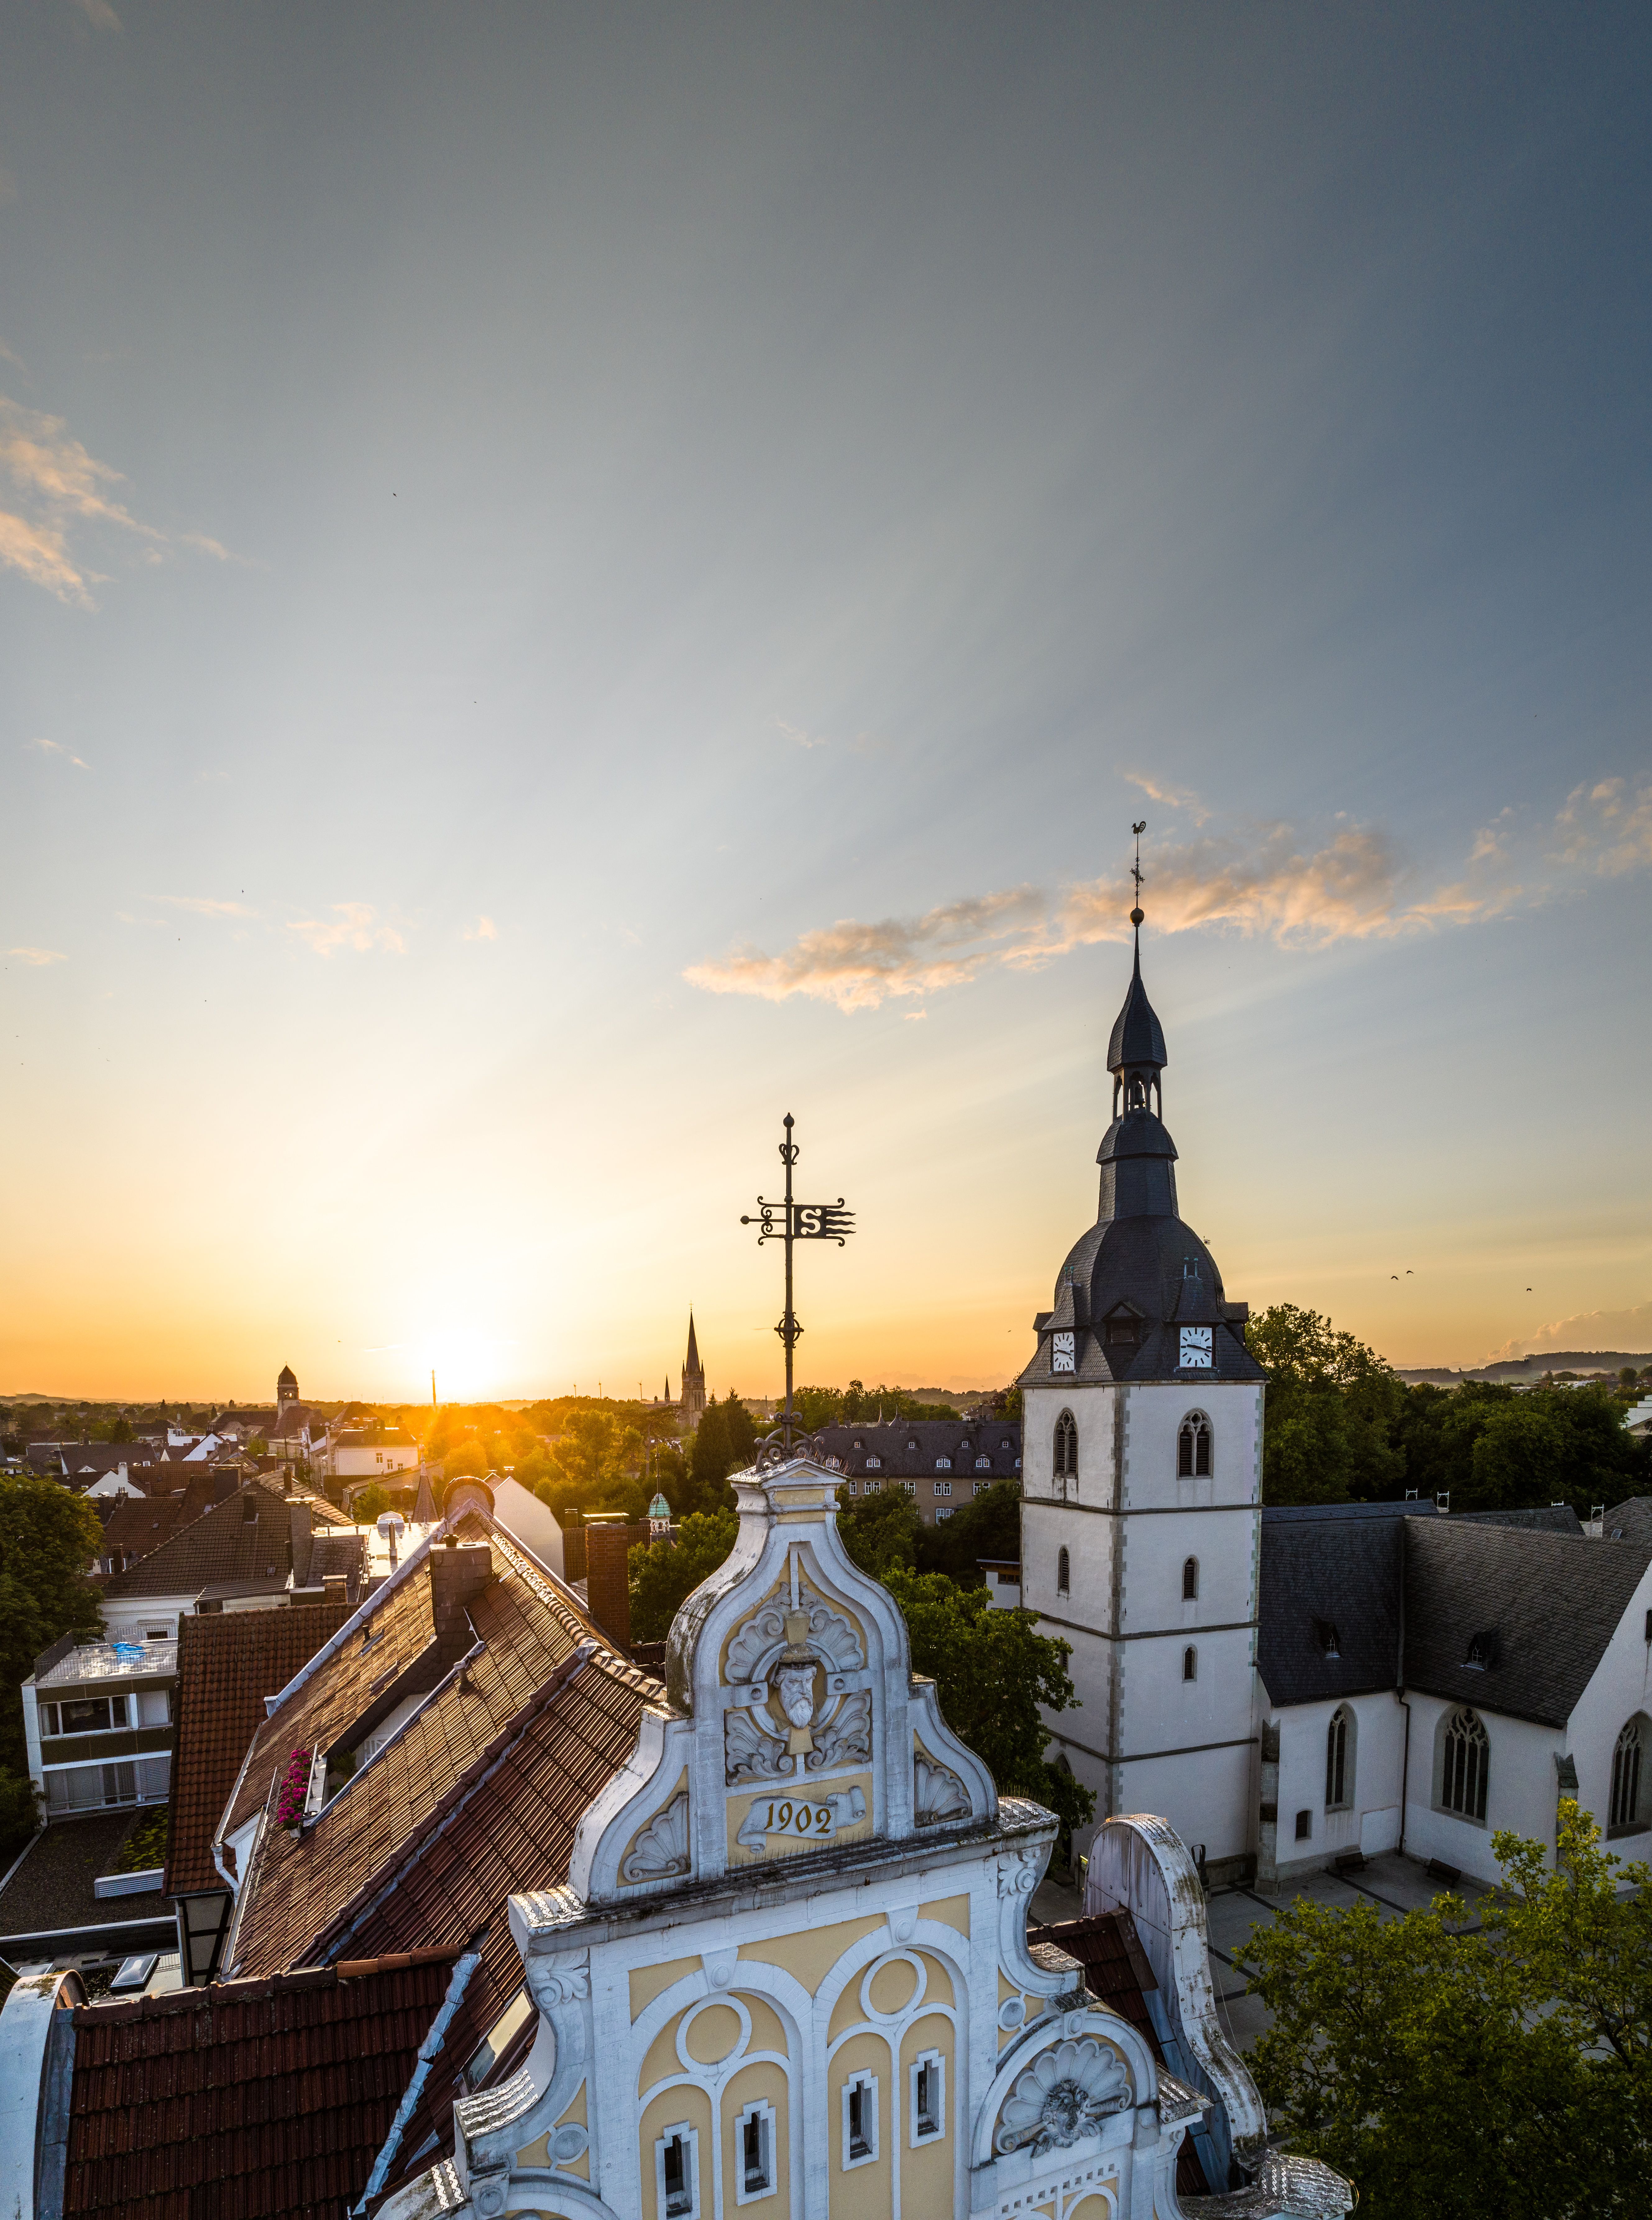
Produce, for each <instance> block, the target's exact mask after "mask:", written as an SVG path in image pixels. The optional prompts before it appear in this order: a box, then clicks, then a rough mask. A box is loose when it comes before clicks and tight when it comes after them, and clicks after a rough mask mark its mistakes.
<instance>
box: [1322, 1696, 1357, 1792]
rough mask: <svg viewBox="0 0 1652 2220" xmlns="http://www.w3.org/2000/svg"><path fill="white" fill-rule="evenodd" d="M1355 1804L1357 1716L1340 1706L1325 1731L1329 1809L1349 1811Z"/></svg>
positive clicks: (1326, 1785) (1326, 1784)
mask: <svg viewBox="0 0 1652 2220" xmlns="http://www.w3.org/2000/svg"><path fill="white" fill-rule="evenodd" d="M1353 1801H1354V1714H1353V1713H1352V1712H1350V1710H1349V1708H1348V1706H1347V1705H1346V1704H1338V1705H1337V1708H1336V1710H1335V1711H1334V1712H1332V1713H1331V1719H1330V1723H1329V1724H1328V1725H1327V1726H1326V1728H1325V1809H1326V1811H1327V1812H1346V1811H1348V1810H1349V1809H1350V1806H1351V1805H1352V1804H1353Z"/></svg>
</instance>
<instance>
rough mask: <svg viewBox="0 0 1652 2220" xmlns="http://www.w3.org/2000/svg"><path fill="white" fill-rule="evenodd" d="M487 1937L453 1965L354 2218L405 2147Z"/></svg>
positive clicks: (374, 2194)
mask: <svg viewBox="0 0 1652 2220" xmlns="http://www.w3.org/2000/svg"><path fill="white" fill-rule="evenodd" d="M487 1939H488V1938H487V1936H485V1935H484V1936H482V1937H481V1938H480V1939H479V1941H478V1942H477V1943H476V1944H475V1945H474V1946H473V1947H472V1948H471V1949H469V1950H467V1951H466V1952H465V1954H464V1956H463V1957H462V1958H461V1959H460V1960H459V1961H458V1965H456V1966H455V1967H454V1968H453V1978H452V1980H451V1981H449V1983H448V1984H447V1994H446V1996H445V1997H444V1998H443V1999H442V2005H441V2010H440V2011H439V2012H438V2013H437V2015H436V2017H435V2018H434V2019H433V2020H432V2021H431V2023H430V2031H429V2033H428V2034H427V2036H426V2037H425V2039H424V2041H423V2042H421V2044H420V2045H419V2057H418V2062H417V2063H416V2064H415V2067H414V2069H413V2079H412V2080H410V2081H409V2082H408V2086H407V2088H406V2090H405V2091H404V2092H403V2093H402V2101H401V2103H400V2104H399V2105H397V2106H396V2117H395V2118H394V2119H393V2120H392V2121H391V2122H390V2133H389V2135H387V2136H385V2138H384V2148H383V2150H381V2151H380V2152H379V2154H378V2156H377V2158H376V2159H375V2160H374V2161H373V2170H372V2172H371V2173H370V2174H369V2175H368V2177H367V2186H366V2187H365V2189H364V2190H363V2191H362V2192H361V2195H360V2196H359V2197H358V2198H357V2199H356V2202H355V2203H354V2204H352V2206H351V2208H350V2220H358V2217H359V2215H361V2214H362V2213H365V2211H366V2210H367V2206H368V2204H369V2203H370V2201H371V2199H372V2198H375V2197H377V2195H378V2193H379V2192H380V2191H381V2190H382V2189H383V2186H384V2180H385V2177H386V2175H387V2174H388V2173H390V2167H391V2165H392V2164H393V2163H394V2161H395V2158H396V2152H397V2151H398V2150H399V2149H400V2148H401V2145H402V2136H404V2135H405V2134H406V2132H407V2125H408V2121H409V2120H410V2119H411V2118H412V2117H413V2115H414V2111H415V2107H416V2106H417V2105H418V2102H419V2098H420V2097H421V2094H422V2093H423V2091H424V2086H425V2078H426V2076H427V2074H428V2073H429V2072H430V2069H431V2067H432V2066H433V2064H434V2063H435V2061H436V2054H437V2052H438V2051H439V2050H440V2049H441V2047H442V2045H443V2043H444V2042H446V2040H447V2030H448V2029H449V2027H450V2026H451V2025H452V2020H453V2015H454V2014H455V2013H456V2012H457V2011H458V2008H459V2005H460V2003H461V2001H462V2000H463V1999H464V1991H465V1987H466V1986H467V1984H468V1983H469V1981H470V1979H471V1974H474V1973H475V1971H476V1969H477V1967H478V1966H479V1965H480V1964H481V1963H482V1944H483V1943H485V1942H486V1941H487Z"/></svg>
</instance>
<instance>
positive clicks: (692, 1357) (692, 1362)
mask: <svg viewBox="0 0 1652 2220" xmlns="http://www.w3.org/2000/svg"><path fill="white" fill-rule="evenodd" d="M699 1369H700V1350H699V1349H698V1347H697V1345H696V1344H695V1338H694V1313H693V1312H692V1311H690V1312H689V1353H688V1356H686V1357H685V1358H684V1359H683V1370H684V1371H685V1372H698V1371H699Z"/></svg>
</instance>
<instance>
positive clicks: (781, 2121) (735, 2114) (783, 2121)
mask: <svg viewBox="0 0 1652 2220" xmlns="http://www.w3.org/2000/svg"><path fill="white" fill-rule="evenodd" d="M757 2098H762V2099H763V2101H764V2103H765V2104H768V2105H773V2106H774V2108H775V2182H776V2188H775V2192H774V2194H773V2195H772V2196H771V2197H764V2198H757V2199H755V2200H754V2202H753V2204H752V2220H791V2210H792V2205H791V2186H790V2184H791V2163H792V2161H791V2118H790V2111H789V2101H788V2096H787V2090H786V2069H785V2067H783V2066H770V2065H764V2064H759V2065H756V2066H742V2067H739V2068H738V2069H737V2070H736V2072H735V2073H733V2074H732V2076H731V2077H730V2080H729V2084H728V2086H727V2088H726V2090H725V2091H724V2092H723V2206H724V2210H725V2211H729V2212H732V2211H736V2210H737V2209H738V2207H739V2199H738V2196H737V2193H736V2185H737V2184H738V2182H739V2179H740V2175H739V2167H740V2160H741V2152H740V2137H739V2123H740V2114H741V2113H742V2112H743V2111H745V2108H746V2106H747V2105H750V2104H751V2103H753V2102H754V2101H755V2100H756V2099H757ZM645 2209H646V2208H645ZM701 2210H702V2211H704V2210H705V2207H704V2205H703V2204H702V2205H701Z"/></svg>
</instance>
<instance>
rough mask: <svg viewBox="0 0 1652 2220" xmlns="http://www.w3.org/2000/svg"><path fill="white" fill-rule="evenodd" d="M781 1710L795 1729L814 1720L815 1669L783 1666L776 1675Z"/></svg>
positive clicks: (811, 1667)
mask: <svg viewBox="0 0 1652 2220" xmlns="http://www.w3.org/2000/svg"><path fill="white" fill-rule="evenodd" d="M775 1690H776V1694H777V1695H778V1696H779V1698H780V1708H781V1710H782V1712H785V1714H786V1717H787V1719H788V1720H789V1723H790V1724H792V1725H793V1726H795V1727H806V1726H807V1725H809V1724H810V1723H811V1722H812V1720H813V1719H814V1666H813V1665H782V1667H781V1668H780V1669H779V1671H778V1672H777V1673H776V1674H775Z"/></svg>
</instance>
